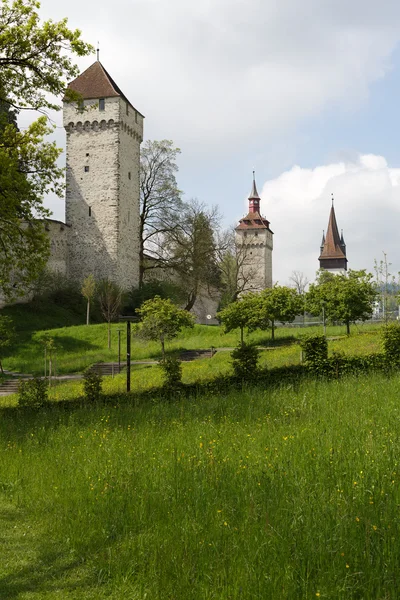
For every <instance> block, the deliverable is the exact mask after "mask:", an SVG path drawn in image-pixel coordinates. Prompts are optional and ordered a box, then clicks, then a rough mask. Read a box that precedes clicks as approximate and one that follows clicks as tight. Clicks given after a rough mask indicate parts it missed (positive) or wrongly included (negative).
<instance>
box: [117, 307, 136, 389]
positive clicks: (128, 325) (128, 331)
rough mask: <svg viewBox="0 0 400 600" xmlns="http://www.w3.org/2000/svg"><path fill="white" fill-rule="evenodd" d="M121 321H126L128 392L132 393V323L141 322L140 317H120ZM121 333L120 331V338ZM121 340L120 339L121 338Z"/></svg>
mask: <svg viewBox="0 0 400 600" xmlns="http://www.w3.org/2000/svg"><path fill="white" fill-rule="evenodd" d="M119 321H120V322H121V321H126V391H127V392H130V391H131V322H132V321H133V322H137V321H139V317H125V316H124V317H119ZM119 336H120V333H119V331H118V338H119ZM119 339H120V338H119Z"/></svg>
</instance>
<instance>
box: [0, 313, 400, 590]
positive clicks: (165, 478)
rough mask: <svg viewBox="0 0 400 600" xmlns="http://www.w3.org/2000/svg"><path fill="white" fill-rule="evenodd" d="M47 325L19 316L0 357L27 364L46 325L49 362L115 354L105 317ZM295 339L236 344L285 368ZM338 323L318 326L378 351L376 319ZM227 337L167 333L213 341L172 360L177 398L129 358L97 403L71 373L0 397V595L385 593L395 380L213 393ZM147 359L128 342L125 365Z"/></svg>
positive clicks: (85, 362) (398, 495)
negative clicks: (21, 400) (29, 399)
mask: <svg viewBox="0 0 400 600" xmlns="http://www.w3.org/2000/svg"><path fill="white" fill-rule="evenodd" d="M13 310H14V311H16V310H20V311H21V313H20V314H21V315H22V316H23V315H24V308H21V309H19V308H18V309H17V308H14V309H13ZM59 318H60V315H59V314H58V313H57V314H56V315H55V317H54V315H53V316H52V315H49V318H48V320H47V322H46V321H45V322H44V324H45V326H46V329H41V328H38V327H37V323H36V321H35V319H34V321H33V322H30V321H26V320H24V319H21V320H20V321H19V324H18V337H17V339H16V342H15V344H14V346H13V347H12V348H11V349H10V352H9V355H8V356H7V357H6V358H5V359H4V366H5V367H6V368H7V369H10V370H17V371H23V372H30V373H36V374H41V373H42V372H43V359H44V356H43V346H42V345H41V342H40V340H41V338H43V336H46V335H50V336H51V337H52V338H54V340H55V343H56V346H57V352H56V360H57V371H58V372H59V373H73V372H79V371H82V370H84V369H85V368H86V367H87V366H89V365H90V364H93V363H94V362H97V361H110V360H117V358H118V344H117V341H118V336H117V329H118V328H120V329H123V331H122V332H121V342H122V348H124V345H125V342H126V340H125V330H124V327H123V326H122V327H121V325H119V326H118V325H117V324H115V325H113V335H112V341H113V343H112V348H111V350H110V351H108V350H107V348H106V343H107V330H106V325H104V324H97V325H91V326H89V327H86V326H83V325H78V324H71V326H69V327H59V324H60V323H59V322H58V321H59ZM61 319H62V316H61ZM311 332H314V333H316V332H319V333H321V332H322V328H321V327H314V328H307V329H306V330H301V329H298V328H290V327H287V328H284V327H282V328H278V329H277V332H276V340H275V342H272V340H271V337H270V332H268V331H266V332H254V333H252V334H250V335H249V336H248V341H251V342H253V343H256V344H257V345H258V346H259V347H260V348H262V350H261V355H260V365H261V366H262V367H263V368H264V369H265V368H266V369H273V368H275V367H284V366H289V365H296V364H299V362H300V347H299V345H298V343H297V342H298V338H299V337H300V336H301V335H303V334H304V333H311ZM343 334H344V329H343V328H340V327H335V328H334V327H332V328H328V335H329V336H330V341H329V351H330V353H332V352H333V351H336V352H337V351H339V352H342V353H345V354H349V355H353V354H359V355H360V354H368V353H371V352H377V351H379V350H380V332H379V329H378V328H377V327H376V326H375V327H374V326H370V325H363V326H359V327H353V330H352V335H351V336H349V337H347V336H344V335H343ZM238 338H239V334H238V332H232V333H230V334H225V333H224V332H223V331H222V329H221V328H219V327H205V326H196V327H195V328H194V330H187V331H184V332H183V334H182V335H181V336H180V337H179V339H177V340H175V341H173V342H171V343H170V344H169V345H168V352H170V353H177V352H180V351H182V350H186V349H199V348H200V349H206V348H211V346H214V347H218V348H221V350H220V351H218V352H217V353H216V354H215V355H214V356H213V358H205V359H202V360H197V361H193V362H191V363H184V364H183V382H184V383H185V384H187V385H192V387H191V388H190V390H191V391H190V390H189V388H187V389H186V391H185V393H177V394H176V395H175V396H174V397H169V398H166V397H163V396H162V394H161V393H160V389H161V385H162V373H161V369H160V367H159V366H158V365H157V364H155V365H146V364H141V365H134V367H133V369H132V393H131V394H130V395H127V394H126V393H125V374H124V373H121V374H120V375H117V376H116V377H114V378H112V377H107V378H104V380H103V398H102V400H101V401H100V402H99V403H98V404H94V405H88V404H87V403H85V402H84V399H83V387H82V382H81V381H71V382H65V383H59V384H57V385H53V386H52V387H51V388H50V401H51V402H50V403H49V404H48V405H46V406H45V407H44V408H42V409H38V410H33V409H27V408H21V407H18V406H17V397H16V396H9V397H4V398H2V399H1V402H0V411H1V413H0V414H1V418H0V448H1V451H0V511H1V516H2V518H1V520H0V540H1V550H0V558H1V560H0V598H1V600H3V598H4V599H8V598H10V599H21V600H36V599H37V600H39V599H40V600H42V599H43V600H56V599H57V600H58V599H60V600H61V599H62V600H64V599H66V600H89V599H96V600H97V599H99V600H102V599H103V598H104V599H106V598H107V599H111V600H119V599H120V598H127V599H129V600H131V599H132V600H145V599H147V600H150V599H151V600H192V599H193V600H198V599H205V600H209V599H210V600H211V599H213V600H228V599H229V600H230V599H235V600H236V599H238V600H239V599H246V600H247V599H248V600H253V599H271V600H275V599H277V598H287V599H293V600H298V599H311V598H326V599H328V598H329V599H331V600H336V599H343V600H352V599H357V600H361V599H363V600H377V599H382V600H383V599H385V600H390V599H393V600H395V599H397V598H398V587H399V582H398V572H399V564H400V562H399V560H400V546H399V544H398V539H399V535H400V531H399V530H400V520H399V518H398V510H399V505H400V487H399V473H400V471H399V465H398V462H399V456H400V419H399V417H400V409H399V403H398V398H399V393H400V374H399V375H398V374H397V373H395V374H393V373H392V374H391V375H388V374H383V373H375V374H370V375H366V376H359V377H355V376H351V377H350V376H348V377H344V378H343V379H341V380H333V381H327V380H325V381H324V380H322V379H320V380H313V379H311V378H310V377H308V378H303V379H302V380H301V379H299V378H298V379H292V380H290V379H286V380H285V381H282V382H279V381H276V380H275V381H274V384H273V385H272V384H270V385H269V384H268V381H267V379H265V378H264V379H263V381H262V382H261V381H260V382H259V383H257V380H255V381H254V382H252V385H250V384H249V385H243V386H242V387H241V388H237V387H236V388H235V387H234V386H232V385H231V384H229V383H228V381H227V383H226V387H224V384H223V381H224V380H223V379H221V377H224V376H226V375H229V374H230V373H231V370H232V369H231V359H230V353H229V351H227V350H225V351H224V350H222V348H225V349H226V348H230V347H232V346H235V345H236V344H237V343H238ZM159 354H160V350H159V347H158V345H157V344H155V343H147V342H143V341H141V340H140V339H138V338H136V337H134V338H133V344H132V358H133V359H137V360H139V359H154V360H157V359H158V358H159ZM218 379H219V380H220V381H221V382H222V385H220V386H219V388H218V390H219V391H218V392H216V391H212V390H210V389H209V388H208V389H206V387H205V386H206V385H208V384H209V383H210V382H212V381H214V380H218Z"/></svg>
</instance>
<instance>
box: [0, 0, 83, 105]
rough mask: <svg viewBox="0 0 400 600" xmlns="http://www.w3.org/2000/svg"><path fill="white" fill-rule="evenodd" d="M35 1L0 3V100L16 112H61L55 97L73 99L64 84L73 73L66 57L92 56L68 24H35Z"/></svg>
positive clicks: (60, 22) (74, 68) (65, 21)
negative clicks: (17, 110) (50, 110)
mask: <svg viewBox="0 0 400 600" xmlns="http://www.w3.org/2000/svg"><path fill="white" fill-rule="evenodd" d="M39 7H40V3H39V2H37V0H2V3H1V5H0V81H1V83H2V89H1V90H0V92H1V93H3V94H4V96H3V97H1V98H0V100H6V101H7V102H9V103H10V104H11V105H12V106H13V107H14V108H17V109H34V110H47V109H52V110H60V106H59V105H58V104H57V103H55V102H54V100H53V98H52V97H54V96H56V97H63V96H66V97H70V98H71V100H73V99H76V97H75V95H74V94H73V93H72V92H71V90H67V81H68V80H71V79H74V78H75V77H76V76H77V75H78V74H79V71H78V67H77V66H76V65H74V64H73V62H72V61H71V58H70V55H71V54H75V55H76V56H85V55H87V54H90V52H92V51H93V47H92V46H91V45H90V44H86V43H85V42H83V41H82V40H81V32H80V31H79V30H78V29H76V30H75V31H72V30H70V29H68V27H67V19H62V20H61V21H59V22H54V21H51V20H49V21H45V22H44V23H41V22H40V17H39V15H38V13H37V9H38V8H39Z"/></svg>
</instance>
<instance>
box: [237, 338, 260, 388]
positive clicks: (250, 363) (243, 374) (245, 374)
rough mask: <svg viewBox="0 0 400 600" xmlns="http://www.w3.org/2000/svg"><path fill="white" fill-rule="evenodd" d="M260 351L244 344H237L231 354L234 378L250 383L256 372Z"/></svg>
mask: <svg viewBox="0 0 400 600" xmlns="http://www.w3.org/2000/svg"><path fill="white" fill-rule="evenodd" d="M259 355H260V351H259V350H258V348H256V347H255V346H250V345H249V344H246V343H245V342H243V343H241V344H239V346H238V347H237V348H235V349H234V350H233V352H232V354H231V356H232V359H233V360H232V367H233V374H234V377H235V378H237V379H241V380H248V381H251V380H252V379H253V378H254V376H255V375H256V374H257V372H258V358H259Z"/></svg>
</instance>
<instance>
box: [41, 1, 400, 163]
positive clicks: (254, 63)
mask: <svg viewBox="0 0 400 600" xmlns="http://www.w3.org/2000/svg"><path fill="white" fill-rule="evenodd" d="M66 10H68V15H67V16H68V17H69V20H70V24H71V26H74V27H75V26H78V27H79V28H80V29H82V31H83V36H84V38H85V39H88V40H90V41H92V42H93V43H94V44H96V42H97V40H98V39H100V43H101V60H102V62H103V63H104V65H105V66H106V68H107V69H108V70H109V71H110V73H111V74H112V76H113V77H114V78H115V80H116V81H117V82H118V84H119V85H120V86H121V88H122V89H123V90H124V92H125V93H126V95H127V96H128V97H129V98H130V100H131V101H132V102H133V104H134V105H136V106H137V107H138V108H139V109H140V110H141V111H143V112H144V114H145V115H146V116H147V117H148V119H147V121H146V130H147V135H150V137H153V138H154V137H155V138H160V137H164V136H167V137H171V138H173V139H174V140H175V141H176V142H177V143H178V144H185V145H187V146H188V147H189V148H190V150H191V151H192V152H193V153H196V152H201V153H203V152H209V153H213V152H220V151H221V149H225V151H226V152H228V151H235V148H237V145H240V144H244V143H246V142H247V141H248V140H250V139H253V136H259V139H263V138H264V139H265V135H269V136H273V137H274V138H275V139H276V138H279V135H280V134H281V133H282V130H283V129H285V128H287V127H290V126H291V125H293V124H296V123H297V122H298V120H299V119H303V118H305V117H309V116H315V115H316V114H317V113H318V112H320V111H322V110H323V109H324V108H325V107H326V106H329V105H330V104H332V103H335V104H336V105H337V106H342V107H344V108H345V109H347V108H352V107H354V106H357V105H358V104H359V102H360V101H362V100H363V99H364V98H365V97H366V95H367V93H368V86H369V84H370V83H371V82H372V81H375V80H376V79H378V78H381V77H383V76H384V74H385V72H386V71H387V69H388V68H389V66H390V65H389V59H390V55H391V53H392V51H393V49H394V48H395V46H396V44H397V42H398V40H399V37H400V32H399V28H398V27H397V23H398V22H399V19H400V4H399V3H398V2H397V1H395V0H385V1H384V3H383V5H382V4H379V3H376V2H375V1H374V0H364V1H361V0H352V1H351V2H350V3H349V2H348V0H338V1H337V2H335V3H332V2H321V0H304V2H302V3H301V4H299V2H298V0H280V1H279V2H278V3H275V2H264V1H263V0H247V1H246V2H244V1H243V0H229V1H228V0H203V2H201V3H198V2H197V3H195V2H188V1H187V0H169V1H168V2H166V0H133V1H132V0H114V2H113V4H112V7H111V5H110V4H109V2H107V1H106V0H97V2H96V4H95V7H94V6H93V5H92V4H90V5H89V4H88V5H87V6H86V5H85V4H82V2H81V0H70V1H69V2H68V4H67V5H63V4H62V3H55V2H54V0H42V9H41V12H42V14H43V15H44V16H51V17H53V18H61V17H63V16H65V13H66ZM93 58H94V57H93ZM90 60H92V59H90ZM90 60H89V59H84V60H82V61H81V66H82V67H83V66H87V65H88V64H89V63H90Z"/></svg>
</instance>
